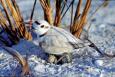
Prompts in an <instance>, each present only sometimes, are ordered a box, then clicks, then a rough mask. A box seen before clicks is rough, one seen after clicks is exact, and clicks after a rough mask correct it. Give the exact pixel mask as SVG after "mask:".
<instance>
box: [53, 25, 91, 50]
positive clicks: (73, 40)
mask: <svg viewBox="0 0 115 77" xmlns="http://www.w3.org/2000/svg"><path fill="white" fill-rule="evenodd" d="M52 28H53V29H54V30H55V32H56V33H55V34H57V33H58V34H59V36H61V38H64V40H63V41H64V42H68V43H69V44H71V45H72V46H73V47H74V48H81V47H85V46H88V45H90V44H89V42H88V43H84V42H83V41H81V40H80V39H78V38H76V37H75V36H73V35H72V34H71V33H70V32H68V31H66V30H64V29H62V28H59V27H52Z"/></svg>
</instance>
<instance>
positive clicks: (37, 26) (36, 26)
mask: <svg viewBox="0 0 115 77" xmlns="http://www.w3.org/2000/svg"><path fill="white" fill-rule="evenodd" d="M49 29H50V24H49V23H48V22H47V21H45V20H41V21H34V22H33V24H32V30H33V31H34V32H35V33H36V34H37V35H39V36H40V35H44V34H45V33H47V31H48V30H49Z"/></svg>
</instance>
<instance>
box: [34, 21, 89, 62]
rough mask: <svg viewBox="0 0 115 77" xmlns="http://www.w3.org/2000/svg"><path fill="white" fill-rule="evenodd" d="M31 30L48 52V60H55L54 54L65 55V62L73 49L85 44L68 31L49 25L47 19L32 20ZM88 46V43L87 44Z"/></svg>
mask: <svg viewBox="0 0 115 77" xmlns="http://www.w3.org/2000/svg"><path fill="white" fill-rule="evenodd" d="M32 29H33V31H34V32H35V33H36V34H37V38H38V39H39V43H40V46H41V47H42V48H43V49H44V50H45V52H46V53H48V54H50V55H51V56H49V62H56V59H55V60H54V56H52V55H56V56H63V55H66V60H67V62H70V61H71V56H70V55H71V53H72V52H73V50H74V49H78V48H81V47H85V46H86V45H87V44H86V43H85V44H84V42H83V41H81V40H80V39H78V38H76V37H74V36H73V35H72V34H71V33H69V32H68V31H66V30H64V29H62V28H58V27H54V26H51V25H50V24H49V23H48V22H47V21H45V20H41V21H34V22H33V24H32ZM87 46H88V45H87Z"/></svg>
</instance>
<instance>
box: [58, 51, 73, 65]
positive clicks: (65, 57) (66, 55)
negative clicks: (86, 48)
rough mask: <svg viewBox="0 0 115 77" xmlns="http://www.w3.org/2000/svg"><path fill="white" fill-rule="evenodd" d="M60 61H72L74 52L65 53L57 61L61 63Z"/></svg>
mask: <svg viewBox="0 0 115 77" xmlns="http://www.w3.org/2000/svg"><path fill="white" fill-rule="evenodd" d="M60 61H62V63H69V62H71V61H72V54H71V53H64V54H63V55H62V56H61V57H60V58H59V59H58V60H57V62H56V64H57V63H59V62H60Z"/></svg>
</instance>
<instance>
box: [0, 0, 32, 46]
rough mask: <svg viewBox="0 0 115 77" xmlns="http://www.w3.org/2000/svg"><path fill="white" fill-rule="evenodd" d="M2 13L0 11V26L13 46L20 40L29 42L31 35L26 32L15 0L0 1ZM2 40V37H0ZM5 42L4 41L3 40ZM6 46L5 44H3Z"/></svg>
mask: <svg viewBox="0 0 115 77" xmlns="http://www.w3.org/2000/svg"><path fill="white" fill-rule="evenodd" d="M0 4H1V5H2V7H3V9H4V11H0V24H1V27H2V29H3V30H4V31H5V32H6V33H7V34H8V38H9V39H10V41H11V42H12V43H13V44H16V43H18V41H19V39H20V38H25V39H27V40H31V39H32V37H31V34H30V33H29V32H28V31H27V29H26V27H25V24H24V21H23V18H22V16H21V13H20V10H19V7H18V5H17V4H16V1H15V0H0ZM1 39H2V37H1ZM4 41H5V40H4ZM5 44H6V45H7V43H5Z"/></svg>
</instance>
